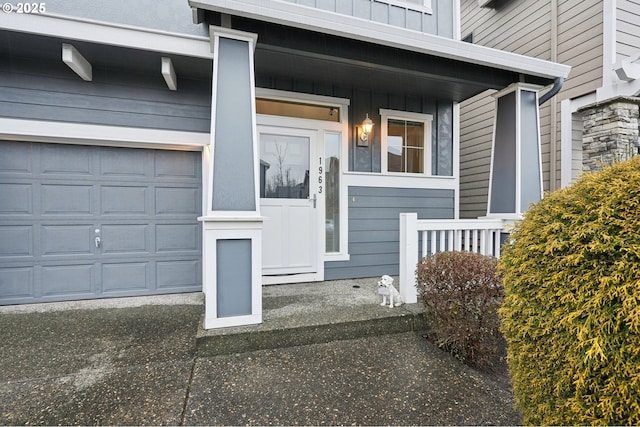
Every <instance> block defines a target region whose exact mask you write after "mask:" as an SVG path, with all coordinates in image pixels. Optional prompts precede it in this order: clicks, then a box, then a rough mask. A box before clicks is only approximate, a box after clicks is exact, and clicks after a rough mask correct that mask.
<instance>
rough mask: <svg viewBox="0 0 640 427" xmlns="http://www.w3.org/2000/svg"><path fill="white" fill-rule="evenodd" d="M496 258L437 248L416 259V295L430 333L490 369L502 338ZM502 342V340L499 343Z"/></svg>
mask: <svg viewBox="0 0 640 427" xmlns="http://www.w3.org/2000/svg"><path fill="white" fill-rule="evenodd" d="M497 265H498V261H497V259H496V258H493V257H488V256H484V255H480V254H474V253H470V252H440V253H436V254H435V255H432V256H429V257H426V258H424V259H423V260H422V261H420V263H419V264H418V270H417V285H418V294H419V296H420V299H421V301H422V303H423V305H424V314H425V320H426V322H427V324H428V327H429V328H430V332H431V334H430V335H429V338H430V339H431V340H432V341H433V342H434V343H435V344H436V345H438V346H439V347H440V348H442V349H444V350H446V351H449V352H450V353H451V354H452V355H454V356H456V357H457V358H459V359H460V360H462V361H464V362H466V363H469V364H470V365H473V366H476V367H480V368H492V367H494V365H495V364H496V360H499V357H497V355H498V354H500V351H501V350H502V351H504V342H503V338H502V335H501V334H500V330H499V323H500V320H499V318H498V313H497V309H498V307H499V305H500V304H501V302H502V299H503V291H502V285H501V279H500V277H499V276H498V275H497ZM501 344H502V345H501Z"/></svg>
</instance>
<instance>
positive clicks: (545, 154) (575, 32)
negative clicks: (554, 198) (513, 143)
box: [460, 0, 639, 218]
mask: <svg viewBox="0 0 640 427" xmlns="http://www.w3.org/2000/svg"><path fill="white" fill-rule="evenodd" d="M557 3H558V16H557V18H558V19H557V22H558V28H557V33H558V36H557V37H558V45H557V49H556V52H557V58H553V57H552V56H551V43H552V40H551V23H552V20H551V1H550V0H545V1H534V0H522V1H510V2H502V3H501V4H500V5H499V7H496V8H480V7H479V6H478V2H477V1H475V0H461V32H462V35H463V36H465V35H467V34H469V33H473V42H474V43H475V44H478V45H482V46H488V47H493V48H497V49H501V50H505V51H509V52H514V53H519V54H523V55H527V56H533V57H536V58H540V59H544V60H557V61H558V62H560V63H563V64H567V65H570V66H571V67H572V70H571V74H570V75H569V78H568V79H566V81H565V83H564V86H563V89H562V91H561V92H560V94H559V95H558V96H557V97H556V98H555V102H556V103H558V105H557V106H556V107H555V111H556V117H557V119H556V121H555V129H552V126H553V121H552V120H551V114H552V108H551V103H552V102H554V101H549V102H547V103H546V104H545V105H544V106H543V107H542V108H541V109H540V127H541V135H540V136H541V144H542V152H541V154H542V170H543V181H544V189H545V190H549V189H550V188H552V187H557V186H558V185H559V180H560V176H561V173H560V157H561V155H560V106H559V102H560V101H561V100H563V99H567V98H575V97H579V96H582V95H584V94H586V93H589V92H593V91H594V90H596V89H597V88H598V87H600V86H601V84H602V31H603V24H602V13H603V11H602V7H603V6H602V1H599V0H558V1H557ZM638 3H639V1H638V0H622V3H621V4H624V5H631V4H638ZM621 7H622V6H619V9H620V8H621ZM634 7H635V6H634ZM625 16H629V15H625ZM635 34H639V33H638V32H636V33H635ZM543 92H544V90H543ZM492 110H493V102H492V99H489V98H488V97H486V96H484V97H483V98H482V97H476V98H472V99H470V100H468V101H465V102H464V103H462V104H461V108H460V123H461V126H460V127H461V129H460V216H461V217H462V218H475V217H477V216H479V215H484V214H485V213H486V198H487V193H488V184H489V165H490V161H491V157H490V147H491V140H492V138H493V133H492V127H493V112H492ZM489 126H491V129H489ZM552 147H554V148H552ZM551 150H555V161H556V163H555V165H552V164H551V160H552V155H551V154H552V152H551ZM553 168H555V171H556V173H555V177H556V183H551V182H550V180H551V175H552V174H551V170H552V169H553ZM554 184H555V185H554Z"/></svg>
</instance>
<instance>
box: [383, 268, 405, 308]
mask: <svg viewBox="0 0 640 427" xmlns="http://www.w3.org/2000/svg"><path fill="white" fill-rule="evenodd" d="M378 294H380V295H382V303H381V304H380V305H382V306H385V305H389V308H393V307H398V306H399V305H401V304H403V301H402V297H401V296H400V292H398V290H397V289H396V288H395V287H394V286H393V277H391V276H388V275H386V274H385V275H384V276H382V277H381V278H380V280H378ZM387 297H389V303H388V304H387ZM394 301H395V303H394Z"/></svg>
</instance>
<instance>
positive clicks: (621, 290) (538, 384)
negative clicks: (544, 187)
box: [499, 156, 640, 425]
mask: <svg viewBox="0 0 640 427" xmlns="http://www.w3.org/2000/svg"><path fill="white" fill-rule="evenodd" d="M505 246H506V247H505V249H504V251H503V256H502V258H501V260H500V268H501V270H502V272H503V274H504V287H505V302H504V304H503V306H502V307H501V308H500V311H499V312H500V316H501V321H502V323H501V329H502V332H503V334H504V336H505V338H506V340H507V343H508V351H507V361H508V365H509V370H510V374H511V379H512V383H513V389H514V394H515V397H516V402H517V406H518V407H519V409H520V410H521V411H522V413H523V416H524V421H525V423H527V424H544V425H567V424H572V425H588V424H591V425H604V424H616V425H629V424H632V425H638V424H640V156H638V157H634V158H633V159H631V160H629V161H627V162H624V163H618V164H615V165H613V166H610V167H608V168H606V169H604V170H603V171H601V172H598V173H593V174H585V175H583V176H582V177H581V178H580V180H578V181H577V182H576V183H575V184H574V185H572V186H570V187H567V188H565V189H562V190H559V191H555V192H553V193H551V194H548V195H547V196H546V197H545V198H544V199H543V200H542V201H540V202H539V203H538V204H536V205H534V206H533V207H532V208H531V209H530V210H529V211H528V212H527V213H526V215H525V219H524V220H523V221H522V222H521V223H520V224H519V225H517V226H516V228H515V230H514V231H513V233H512V234H511V237H510V243H509V244H508V245H505Z"/></svg>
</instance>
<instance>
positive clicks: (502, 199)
mask: <svg viewBox="0 0 640 427" xmlns="http://www.w3.org/2000/svg"><path fill="white" fill-rule="evenodd" d="M538 89H539V88H538V87H533V86H531V85H525V84H521V83H516V84H513V85H511V86H509V87H508V88H506V89H504V90H502V91H500V92H498V93H497V94H495V95H494V96H495V98H496V104H495V105H496V118H495V122H494V129H493V146H492V156H491V173H490V179H489V203H488V204H487V216H490V217H499V218H503V219H518V218H520V217H521V215H522V213H523V212H525V211H526V210H527V209H528V207H529V204H530V203H535V202H538V201H540V199H541V198H542V156H541V148H540V119H539V113H538Z"/></svg>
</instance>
